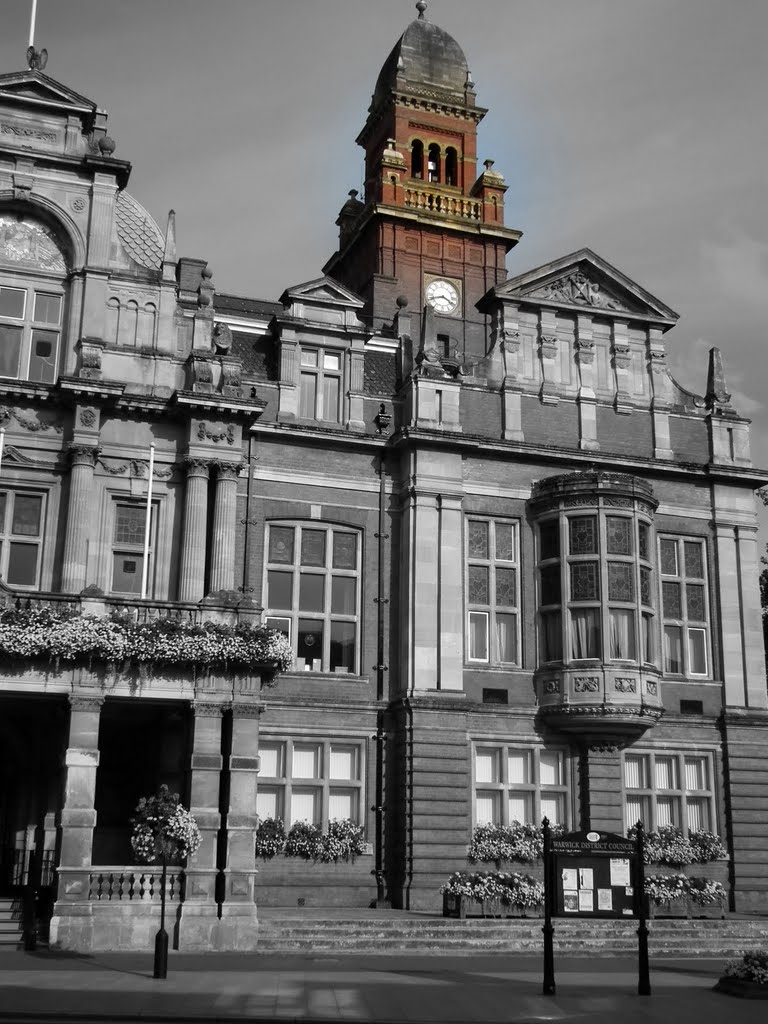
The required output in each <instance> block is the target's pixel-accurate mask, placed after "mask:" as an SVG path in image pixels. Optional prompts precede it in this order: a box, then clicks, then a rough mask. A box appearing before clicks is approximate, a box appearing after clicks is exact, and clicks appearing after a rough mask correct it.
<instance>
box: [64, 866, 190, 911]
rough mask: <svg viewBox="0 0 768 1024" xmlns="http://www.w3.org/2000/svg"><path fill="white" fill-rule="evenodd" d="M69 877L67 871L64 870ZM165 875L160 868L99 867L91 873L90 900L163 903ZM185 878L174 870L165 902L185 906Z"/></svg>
mask: <svg viewBox="0 0 768 1024" xmlns="http://www.w3.org/2000/svg"><path fill="white" fill-rule="evenodd" d="M62 873H66V869H62ZM162 878H163V875H162V871H161V869H160V868H158V867H153V868H146V867H145V868H140V867H135V868H134V867H98V868H91V870H90V875H89V879H90V885H89V889H88V899H89V900H90V901H91V902H95V903H101V902H104V901H107V902H109V901H115V902H119V901H124V902H135V903H159V902H160V896H161V888H162ZM184 882H185V876H184V872H183V870H182V869H181V868H171V869H170V870H169V871H168V873H167V876H166V885H165V898H166V900H167V901H168V902H173V903H183V902H184Z"/></svg>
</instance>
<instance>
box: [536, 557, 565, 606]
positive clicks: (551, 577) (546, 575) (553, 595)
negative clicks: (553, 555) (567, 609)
mask: <svg viewBox="0 0 768 1024" xmlns="http://www.w3.org/2000/svg"><path fill="white" fill-rule="evenodd" d="M560 598H561V592H560V566H559V565H550V566H547V568H546V569H542V570H541V603H542V604H560Z"/></svg>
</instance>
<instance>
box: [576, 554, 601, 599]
mask: <svg viewBox="0 0 768 1024" xmlns="http://www.w3.org/2000/svg"><path fill="white" fill-rule="evenodd" d="M599 597H600V577H599V573H598V566H597V562H573V564H572V565H571V600H572V601H597V600H599Z"/></svg>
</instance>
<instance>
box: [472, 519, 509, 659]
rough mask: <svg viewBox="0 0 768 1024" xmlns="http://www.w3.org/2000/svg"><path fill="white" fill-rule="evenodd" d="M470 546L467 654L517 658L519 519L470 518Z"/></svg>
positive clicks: (475, 657)
mask: <svg viewBox="0 0 768 1024" xmlns="http://www.w3.org/2000/svg"><path fill="white" fill-rule="evenodd" d="M466 546H467V575H466V580H467V583H466V587H467V606H468V609H467V657H468V660H469V661H475V662H483V663H485V664H494V665H516V664H519V661H520V655H519V649H520V637H519V615H518V609H519V606H520V591H519V588H520V575H519V555H518V525H517V523H515V522H510V521H508V520H502V519H481V518H474V517H472V518H469V519H467V524H466Z"/></svg>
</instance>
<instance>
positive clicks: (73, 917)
mask: <svg viewBox="0 0 768 1024" xmlns="http://www.w3.org/2000/svg"><path fill="white" fill-rule="evenodd" d="M69 701H70V718H69V745H68V747H67V751H66V753H65V755H64V764H65V768H66V782H65V786H64V806H63V808H62V811H61V855H60V859H59V890H58V899H57V902H56V906H55V908H54V912H53V919H52V921H51V945H52V946H55V945H62V946H65V947H66V948H69V949H81V950H87V949H90V948H91V941H92V920H91V914H92V906H91V902H90V899H89V890H90V868H91V855H92V849H93V830H94V828H95V826H96V809H95V797H96V771H97V769H98V766H99V717H100V715H101V706H102V704H103V702H104V701H103V698H102V697H95V696H90V695H88V696H83V695H80V694H72V695H71V696H70V698H69Z"/></svg>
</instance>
